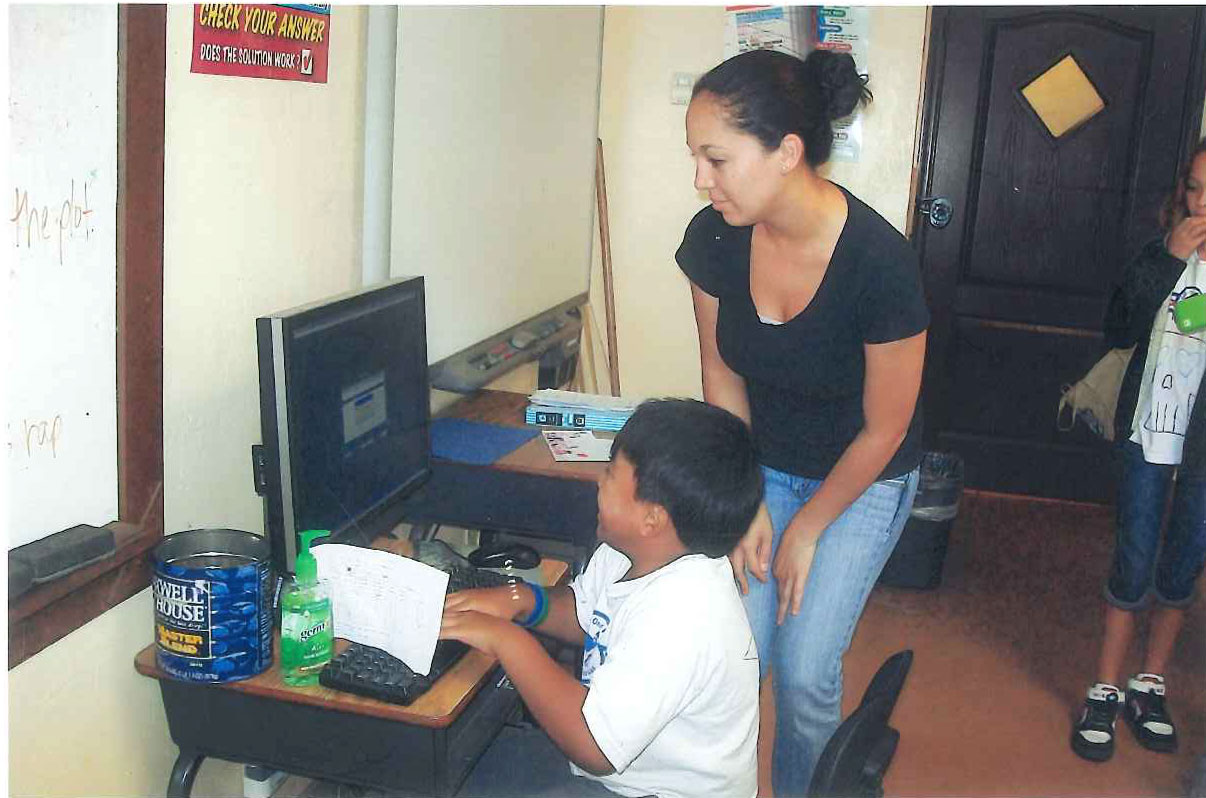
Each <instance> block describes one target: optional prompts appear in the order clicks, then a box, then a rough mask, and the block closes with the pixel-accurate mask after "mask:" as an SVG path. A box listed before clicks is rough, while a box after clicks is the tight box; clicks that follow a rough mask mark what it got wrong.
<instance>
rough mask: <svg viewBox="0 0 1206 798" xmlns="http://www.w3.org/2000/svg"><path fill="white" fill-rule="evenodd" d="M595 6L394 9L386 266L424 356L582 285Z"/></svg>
mask: <svg viewBox="0 0 1206 798" xmlns="http://www.w3.org/2000/svg"><path fill="white" fill-rule="evenodd" d="M602 34H603V10H602V8H600V7H591V6H570V7H567V6H534V7H533V6H528V7H522V6H471V7H414V6H403V7H402V8H401V9H399V12H398V51H397V73H396V79H395V83H394V142H393V153H394V155H393V190H392V199H391V225H390V250H391V261H390V274H391V276H400V275H405V274H421V275H424V277H425V278H426V279H425V292H426V304H427V354H428V359H429V360H430V361H431V362H433V363H434V362H436V361H439V360H441V359H443V358H445V357H447V356H448V355H452V354H455V353H457V352H459V351H461V350H463V349H465V348H467V347H469V346H472V345H473V344H475V343H477V342H479V341H481V340H483V339H485V338H487V337H489V336H491V335H493V334H495V333H498V332H501V331H503V330H505V329H507V328H509V327H512V326H514V325H516V324H519V323H521V322H523V321H526V320H528V319H529V318H531V317H532V316H535V315H536V314H538V313H541V312H543V311H545V310H548V309H549V308H551V307H553V306H555V305H558V304H561V303H562V302H565V301H566V300H568V299H572V298H574V297H576V296H578V295H581V294H585V293H586V292H587V290H588V289H589V286H590V260H591V243H592V229H593V224H594V202H595V193H594V174H595V141H596V138H597V135H598V113H599V76H600V64H601V53H602V38H603V36H602Z"/></svg>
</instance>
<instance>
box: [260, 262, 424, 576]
mask: <svg viewBox="0 0 1206 798" xmlns="http://www.w3.org/2000/svg"><path fill="white" fill-rule="evenodd" d="M256 344H257V348H258V353H259V380H260V432H261V435H262V440H263V443H262V444H261V445H260V446H258V447H253V460H254V463H255V475H256V491H257V492H258V493H260V494H261V495H262V496H263V497H264V518H265V528H266V532H267V535H268V537H269V540H270V542H271V544H272V559H273V566H274V567H275V568H276V570H277V573H278V574H282V575H283V574H285V573H293V569H294V562H295V559H296V556H297V545H298V538H297V535H298V533H299V532H303V531H305V530H308V529H329V530H331V540H333V541H339V540H348V541H354V542H364V543H367V542H368V541H369V540H371V539H372V537H374V536H376V535H377V534H379V533H381V532H383V531H386V529H387V527H388V526H389V525H392V524H393V523H395V522H396V520H395V519H393V518H392V514H393V513H391V511H393V512H395V513H396V511H397V510H398V505H400V504H401V499H403V498H404V497H405V496H406V495H407V494H409V493H410V492H411V491H413V490H414V489H415V488H417V487H418V486H419V485H420V484H422V483H423V481H424V480H425V479H426V478H427V476H428V475H429V474H430V469H431V464H430V445H429V435H428V414H429V410H428V408H429V392H428V377H427V341H426V325H425V317H424V294H423V278H422V277H400V278H397V279H394V280H391V281H389V282H386V283H381V284H378V285H374V286H369V287H366V288H364V289H362V290H358V291H353V292H349V293H346V294H341V295H339V296H334V297H330V298H327V299H323V300H320V301H318V302H313V303H311V304H308V305H303V306H301V307H296V308H292V309H289V310H284V311H281V312H279V313H273V314H270V315H268V316H264V317H261V318H258V319H256Z"/></svg>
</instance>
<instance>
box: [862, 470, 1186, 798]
mask: <svg viewBox="0 0 1206 798" xmlns="http://www.w3.org/2000/svg"><path fill="white" fill-rule="evenodd" d="M1112 535H1113V528H1112V511H1111V510H1110V509H1108V508H1100V507H1092V506H1084V505H1069V504H1061V503H1053V502H1042V501H1033V500H1027V499H1020V498H1014V497H1003V496H994V495H989V494H971V493H969V494H967V495H965V496H964V499H963V504H962V506H961V508H960V511H959V516H958V518H957V519H956V522H955V526H954V529H953V531H952V533H951V545H950V550H949V552H948V555H947V562H946V568H945V571H944V578H943V583H942V585H941V587H940V588H938V589H937V590H933V591H910V590H906V589H901V588H885V587H880V588H877V589H876V591H875V592H874V593H873V595H872V598H871V601H870V602H869V604H868V608H867V611H866V613H865V614H864V616H863V620H862V622H861V623H860V625H859V628H858V630H857V632H856V635H855V640H854V643H853V645H852V647H851V651H850V653H849V654H848V655H847V660H846V696H845V701H846V703H847V705H849V706H852V705H853V703H856V702H857V700H858V698H859V697H860V696H861V694H862V691H863V688H864V687H865V686H866V684H867V682H868V680H869V679H870V677H871V675H872V673H874V671H875V668H876V667H878V665H879V664H880V663H881V662H882V661H883V660H884V659H885V658H887V657H888V656H889V655H890V654H891V653H893V652H894V651H897V650H899V649H901V648H912V649H913V650H914V652H915V658H914V661H913V669H912V672H911V673H910V675H909V680H908V682H907V684H906V686H905V689H904V693H903V695H902V696H901V699H900V702H899V703H898V704H897V707H896V711H895V714H894V716H893V725H894V726H895V727H896V728H897V729H899V730H900V732H901V742H900V747H899V748H898V750H897V754H896V758H895V760H894V761H893V763H892V766H891V769H890V771H889V773H888V778H887V781H886V785H885V786H886V792H887V795H889V796H934V797H935V798H937V797H938V796H1136V797H1137V796H1170V797H1179V796H1183V795H1185V789H1186V787H1185V784H1184V780H1185V777H1186V776H1187V774H1188V773H1189V772H1190V771H1191V770H1192V768H1193V766H1194V764H1195V762H1196V760H1197V757H1198V756H1200V755H1201V754H1202V753H1203V751H1206V606H1204V604H1203V603H1198V604H1197V605H1195V606H1194V608H1193V609H1191V610H1190V614H1189V617H1188V618H1187V621H1186V624H1185V629H1184V631H1183V633H1182V635H1181V639H1180V642H1179V645H1178V648H1177V651H1176V654H1175V656H1174V661H1173V663H1172V665H1171V666H1170V668H1169V671H1170V672H1169V673H1168V674H1167V678H1168V689H1169V707H1170V710H1171V712H1172V714H1173V718H1174V719H1175V720H1176V721H1177V724H1178V731H1179V734H1180V737H1181V749H1180V751H1179V752H1178V753H1177V754H1174V755H1168V754H1155V753H1152V752H1150V751H1147V750H1145V749H1142V748H1140V747H1139V746H1138V745H1137V744H1136V743H1135V741H1134V739H1133V738H1132V737H1131V736H1130V732H1129V730H1128V729H1126V728H1125V727H1124V726H1123V724H1121V723H1120V724H1119V734H1118V738H1117V749H1116V752H1115V755H1114V758H1113V759H1112V760H1111V761H1110V762H1108V763H1104V764H1093V763H1089V762H1085V761H1083V760H1081V759H1079V758H1078V757H1076V756H1075V755H1074V754H1073V753H1072V752H1071V750H1070V749H1069V747H1068V735H1069V730H1070V722H1071V717H1072V715H1073V713H1074V711H1075V710H1076V709H1077V707H1078V706H1079V702H1080V701H1081V699H1082V696H1083V693H1084V690H1085V688H1086V687H1087V684H1088V681H1089V680H1091V679H1092V678H1093V676H1094V671H1095V667H1096V660H1097V647H1098V644H1099V642H1100V624H1101V608H1102V602H1101V598H1100V596H1101V582H1102V579H1103V575H1104V574H1105V572H1106V569H1107V566H1108V564H1109V558H1110V554H1111V550H1112ZM1140 640H1142V629H1141V630H1140ZM1139 657H1140V650H1139V649H1138V647H1136V649H1135V651H1134V652H1133V658H1134V667H1135V668H1138V666H1139Z"/></svg>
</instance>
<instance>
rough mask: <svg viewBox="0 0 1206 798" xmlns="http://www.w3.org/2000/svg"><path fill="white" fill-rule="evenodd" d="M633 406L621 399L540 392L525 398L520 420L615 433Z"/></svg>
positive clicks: (630, 402)
mask: <svg viewBox="0 0 1206 798" xmlns="http://www.w3.org/2000/svg"><path fill="white" fill-rule="evenodd" d="M636 406H637V403H636V402H634V401H632V400H630V399H625V398H623V397H621V396H602V395H600V394H593V393H576V392H574V391H557V390H552V389H548V388H546V389H542V390H539V391H536V392H535V393H533V394H530V395H529V396H528V407H527V409H526V410H525V411H524V416H523V420H524V422H526V423H528V424H539V425H541V426H549V427H570V428H573V429H598V430H610V431H612V432H615V431H617V430H619V429H620V427H622V426H624V424H625V422H627V421H628V417H629V416H631V415H632V413H633V411H634V410H636Z"/></svg>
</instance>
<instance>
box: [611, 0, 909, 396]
mask: <svg viewBox="0 0 1206 798" xmlns="http://www.w3.org/2000/svg"><path fill="white" fill-rule="evenodd" d="M925 17H926V10H925V8H924V7H920V6H919V7H892V8H887V7H878V8H873V9H872V10H871V26H870V42H871V48H870V64H869V71H870V74H871V81H870V86H871V89H872V91H874V93H875V102H874V103H873V104H872V106H871V107H870V109H869V110H868V111H867V112H866V117H865V119H864V123H863V130H864V134H863V135H864V145H863V157H862V161H861V162H860V163H857V164H836V163H835V164H832V165H831V168H830V169H829V171H828V174H829V176H830V177H831V178H832V179H833V180H835V181H837V182H839V183H841V184H842V185H844V186H846V187H847V188H849V189H850V190H851V191H853V192H854V193H855V194H856V195H858V196H859V197H861V198H862V199H863V200H864V201H866V202H867V203H868V204H870V205H871V206H872V207H874V208H875V209H876V210H878V211H879V212H880V213H881V214H883V215H884V217H886V218H887V220H888V221H889V222H891V223H892V224H894V225H895V226H896V227H897V228H898V229H900V230H902V231H903V230H904V223H905V213H906V209H907V206H908V200H909V181H910V174H911V168H912V159H913V149H914V140H915V126H916V120H917V107H918V97H919V92H920V83H921V63H922V51H923V40H924V35H925ZM723 25H724V9H723V8H722V7H720V6H716V7H690V6H678V7H656V8H655V7H634V6H615V7H609V8H608V9H607V15H606V19H605V22H604V39H603V87H602V98H601V100H600V103H601V107H600V117H599V135H600V137H601V138H602V139H603V147H604V158H605V161H606V164H607V194H608V205H609V211H610V212H609V221H610V229H611V236H610V237H611V250H612V261H613V271H614V275H615V277H614V279H615V295H616V296H615V305H616V319H617V328H618V329H617V338H618V343H617V349H618V351H619V360H620V385H621V388H622V392H623V394H624V395H625V396H629V397H633V398H643V397H648V396H659V395H669V394H675V395H686V396H697V397H698V396H700V395H701V386H700V373H699V347H698V343H697V341H696V337H695V320H694V315H693V313H692V310H691V300H690V294H689V288H688V284H687V281H686V278H685V277H683V275H682V273H681V272H680V271H679V269H678V267H677V265H676V264H675V262H674V251H675V249H677V247H678V244H679V242H680V241H681V240H682V233H683V230H684V228H685V227H686V225H687V222H688V221H689V220H690V219H691V217H692V216H693V215H694V214H695V212H696V211H698V210H699V209H700V208H701V207H703V206H704V205H705V204H706V202H707V201H706V199H704V198H702V197H701V196H699V195H697V194H696V192H695V190H694V189H693V188H692V180H693V178H694V175H693V168H692V164H691V162H690V160H689V159H688V157H687V145H686V141H685V133H684V126H683V124H684V123H683V119H684V114H685V112H686V107H685V106H682V105H673V104H671V102H670V85H671V77H672V75H673V73H675V72H690V73H696V74H699V73H703V72H705V71H707V70H708V69H709V68H711V67H712V66H715V65H716V64H717V63H719V62H720V60H721V59H722V57H723V52H722V44H723V38H722V37H723ZM596 259H597V257H596ZM602 296H603V292H602V290H601V283H600V282H599V280H598V277H597V276H596V283H595V285H594V286H592V303H593V305H594V314H595V316H596V318H597V319H598V321H599V330H600V332H602V331H603V319H604V307H603V303H602ZM598 362H599V373H600V385H601V386H602V390H603V392H604V393H605V392H606V385H607V380H606V365H605V361H603V360H602V359H601V358H600V359H599V361H598Z"/></svg>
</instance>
